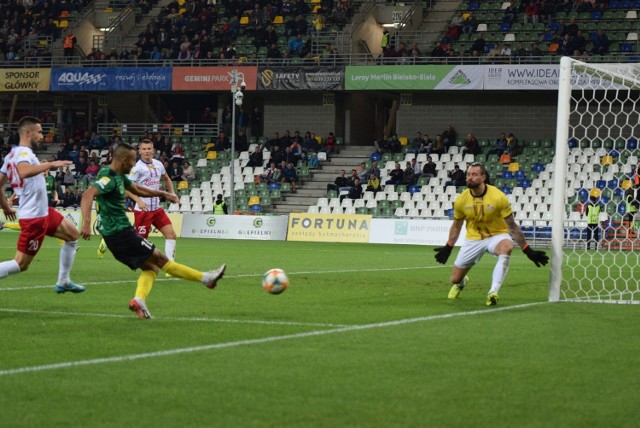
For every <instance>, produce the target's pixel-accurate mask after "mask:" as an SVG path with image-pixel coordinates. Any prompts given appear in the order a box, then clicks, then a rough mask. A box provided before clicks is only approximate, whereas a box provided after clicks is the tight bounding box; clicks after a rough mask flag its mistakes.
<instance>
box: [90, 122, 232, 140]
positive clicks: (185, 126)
mask: <svg viewBox="0 0 640 428" xmlns="http://www.w3.org/2000/svg"><path fill="white" fill-rule="evenodd" d="M114 130H116V131H117V132H118V135H122V136H141V135H143V134H145V133H147V132H151V133H156V132H159V133H161V134H163V135H165V136H175V137H181V136H185V137H211V136H214V135H218V132H219V130H220V125H218V124H217V123H99V124H98V133H99V134H100V135H105V136H107V135H111V133H112V132H113V131H114Z"/></svg>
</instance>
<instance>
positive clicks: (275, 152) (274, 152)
mask: <svg viewBox="0 0 640 428" xmlns="http://www.w3.org/2000/svg"><path fill="white" fill-rule="evenodd" d="M271 161H273V162H275V163H276V165H280V164H281V163H282V162H283V161H284V153H283V152H282V150H280V146H278V145H275V146H273V147H272V148H271Z"/></svg>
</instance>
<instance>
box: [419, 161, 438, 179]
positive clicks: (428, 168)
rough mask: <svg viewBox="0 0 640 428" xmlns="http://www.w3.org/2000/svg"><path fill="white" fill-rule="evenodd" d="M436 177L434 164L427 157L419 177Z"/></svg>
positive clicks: (436, 172)
mask: <svg viewBox="0 0 640 428" xmlns="http://www.w3.org/2000/svg"><path fill="white" fill-rule="evenodd" d="M436 175H438V171H437V170H436V164H435V162H434V161H433V158H432V157H431V156H427V161H426V162H425V163H424V165H423V166H422V175H421V176H420V177H426V178H432V177H435V176H436Z"/></svg>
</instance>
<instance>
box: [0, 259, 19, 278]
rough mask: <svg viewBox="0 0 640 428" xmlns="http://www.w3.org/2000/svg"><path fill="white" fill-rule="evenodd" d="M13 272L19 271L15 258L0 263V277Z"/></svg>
mask: <svg viewBox="0 0 640 428" xmlns="http://www.w3.org/2000/svg"><path fill="white" fill-rule="evenodd" d="M14 273H20V265H19V264H18V262H17V261H15V260H7V261H6V262H2V263H0V278H6V277H8V276H9V275H13V274H14Z"/></svg>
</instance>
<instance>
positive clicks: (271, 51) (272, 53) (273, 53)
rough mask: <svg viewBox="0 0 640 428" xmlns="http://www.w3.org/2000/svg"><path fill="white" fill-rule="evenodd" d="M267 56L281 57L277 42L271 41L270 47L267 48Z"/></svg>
mask: <svg viewBox="0 0 640 428" xmlns="http://www.w3.org/2000/svg"><path fill="white" fill-rule="evenodd" d="M267 58H272V59H279V58H282V52H280V48H279V47H278V44H277V43H271V47H270V48H269V50H267Z"/></svg>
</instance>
